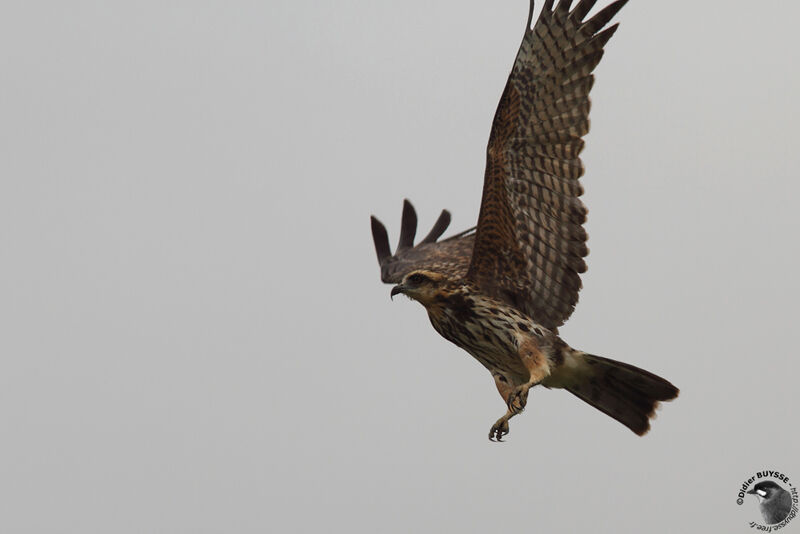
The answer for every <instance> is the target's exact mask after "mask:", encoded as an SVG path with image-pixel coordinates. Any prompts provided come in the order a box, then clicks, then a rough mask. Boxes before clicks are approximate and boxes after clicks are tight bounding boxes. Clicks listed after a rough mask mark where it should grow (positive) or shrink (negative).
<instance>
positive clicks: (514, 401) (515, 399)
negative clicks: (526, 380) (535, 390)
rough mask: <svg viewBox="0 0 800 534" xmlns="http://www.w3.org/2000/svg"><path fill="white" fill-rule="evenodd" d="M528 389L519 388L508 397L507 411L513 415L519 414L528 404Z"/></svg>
mask: <svg viewBox="0 0 800 534" xmlns="http://www.w3.org/2000/svg"><path fill="white" fill-rule="evenodd" d="M528 389H529V388H528V387H526V386H520V387H518V388H516V389H515V390H514V391H513V392H512V393H511V394H510V395H509V396H508V403H507V406H508V410H509V411H510V412H511V413H513V414H518V413H521V412H522V411H523V410H524V409H525V405H526V404H528Z"/></svg>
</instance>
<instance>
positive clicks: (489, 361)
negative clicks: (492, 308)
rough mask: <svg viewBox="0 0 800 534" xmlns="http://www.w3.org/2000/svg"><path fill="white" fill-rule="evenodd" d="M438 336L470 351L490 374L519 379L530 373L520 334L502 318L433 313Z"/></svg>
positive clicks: (432, 317) (431, 317) (515, 327)
mask: <svg viewBox="0 0 800 534" xmlns="http://www.w3.org/2000/svg"><path fill="white" fill-rule="evenodd" d="M430 319H431V324H432V325H433V327H434V329H436V331H437V332H439V334H440V335H441V336H442V337H444V338H445V339H447V340H448V341H450V342H452V343H454V344H455V345H457V346H458V347H460V348H462V349H464V350H465V351H467V352H468V353H469V354H470V355H472V356H473V357H474V358H475V359H476V360H478V361H479V362H480V363H481V364H482V365H483V366H484V367H486V368H487V369H488V370H489V371H492V372H493V373H494V372H503V373H505V374H510V375H514V376H518V377H524V376H525V375H527V374H528V371H527V369H526V368H525V366H524V365H523V363H522V361H521V359H520V357H519V347H520V340H521V335H520V334H521V332H520V331H519V329H518V327H517V326H516V325H514V324H512V323H511V322H510V321H507V320H505V319H504V318H502V317H496V316H490V317H485V316H481V315H478V314H474V315H470V316H464V315H463V314H462V315H461V316H459V317H456V316H454V314H452V313H450V312H449V311H444V312H443V313H442V314H438V315H434V314H430Z"/></svg>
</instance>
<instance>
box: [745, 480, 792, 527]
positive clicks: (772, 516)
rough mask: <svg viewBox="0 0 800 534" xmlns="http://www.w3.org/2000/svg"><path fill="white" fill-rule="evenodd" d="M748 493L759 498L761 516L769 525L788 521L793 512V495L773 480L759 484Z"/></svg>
mask: <svg viewBox="0 0 800 534" xmlns="http://www.w3.org/2000/svg"><path fill="white" fill-rule="evenodd" d="M747 493H750V494H752V495H755V496H756V497H757V498H758V506H759V508H761V515H762V516H763V517H764V522H765V523H766V524H768V525H774V524H775V523H780V522H781V521H783V520H784V519H786V517H787V516H788V515H789V512H790V511H791V510H792V494H791V493H789V492H788V491H786V490H785V489H783V488H782V487H780V485H779V484H778V483H776V482H773V481H772V480H765V481H764V482H759V483H758V484H756V485H755V486H753V489H751V490H750V491H748V492H747Z"/></svg>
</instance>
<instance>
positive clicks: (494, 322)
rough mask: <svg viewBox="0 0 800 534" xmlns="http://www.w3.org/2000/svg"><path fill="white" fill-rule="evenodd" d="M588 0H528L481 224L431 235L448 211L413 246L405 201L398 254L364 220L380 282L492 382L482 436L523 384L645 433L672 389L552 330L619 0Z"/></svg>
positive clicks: (564, 291) (578, 241)
mask: <svg viewBox="0 0 800 534" xmlns="http://www.w3.org/2000/svg"><path fill="white" fill-rule="evenodd" d="M595 2H596V0H580V1H579V2H578V3H577V5H575V7H574V8H572V9H570V6H571V4H572V0H561V1H559V3H558V5H557V6H555V8H554V7H553V0H547V1H546V2H545V3H544V7H543V9H542V12H541V14H540V15H539V18H538V20H537V21H536V23H535V24H534V25H533V26H531V22H532V18H533V0H531V3H530V11H529V13H528V22H527V25H526V27H525V34H524V36H523V38H522V44H521V45H520V48H519V52H517V57H516V60H515V61H514V66H513V67H512V70H511V74H510V76H509V78H508V82H507V83H506V86H505V90H504V91H503V94H502V97H501V98H500V104H499V106H498V108H497V112H496V113H495V117H494V121H493V123H492V131H491V134H490V135H489V144H488V147H487V151H486V174H485V177H484V183H483V198H482V201H481V207H480V214H479V216H478V224H477V226H476V227H475V228H472V229H470V230H467V231H465V232H462V233H460V234H457V235H454V236H452V237H450V238H448V239H444V240H439V237H440V236H441V235H442V234H443V233H444V231H445V230H446V228H447V226H448V225H449V224H450V214H449V213H448V212H447V211H446V210H445V211H442V214H441V215H440V216H439V219H438V220H437V221H436V223H435V224H434V226H433V228H432V229H431V231H430V233H429V234H428V235H427V236H426V237H425V238H424V239H423V240H422V241H420V242H419V243H418V244H417V245H416V246H415V245H414V236H415V234H416V228H417V216H416V213H415V211H414V208H413V206H412V205H411V203H410V202H408V201H407V200H406V201H405V203H404V206H403V216H402V220H401V227H400V242H399V245H398V247H397V250H396V251H395V253H394V254H392V253H391V251H390V248H389V239H388V235H387V233H386V228H385V227H384V226H383V224H382V223H381V222H380V221H378V219H376V218H375V217H372V235H373V239H374V241H375V251H376V252H377V255H378V261H379V263H380V267H381V279H382V280H383V282H386V283H391V284H396V285H395V286H394V287H393V288H392V290H391V295H392V296H394V295H396V294H400V293H402V294H404V295H406V296H408V297H410V298H411V299H413V300H416V301H417V302H419V303H420V304H422V305H423V306H424V307H425V308H426V310H427V311H428V316H429V318H430V321H431V323H432V324H433V327H434V328H435V329H436V331H437V332H439V334H441V335H442V336H443V337H444V338H445V339H447V340H449V341H451V342H453V343H455V344H456V345H458V346H459V347H461V348H462V349H464V350H466V351H467V352H468V353H469V354H471V355H472V356H473V357H474V358H475V359H477V360H478V361H479V362H480V363H481V364H482V365H483V366H484V367H486V369H488V370H489V372H491V374H492V376H493V377H494V381H495V385H496V386H497V390H498V391H499V392H500V395H501V396H502V397H503V400H504V401H505V403H506V406H507V411H506V413H505V415H503V416H502V417H501V418H500V419H498V420H497V422H496V423H495V424H494V425H493V426H492V427H491V430H490V431H489V438H490V439H491V440H493V441H494V440H497V441H501V440H502V438H503V436H504V435H506V434H508V429H509V425H508V421H509V419H511V418H512V417H514V416H515V415H517V414H518V413H520V412H521V411H522V410H523V409H524V408H525V404H526V402H527V398H528V391H529V390H530V388H531V387H533V386H535V385H537V384H541V385H543V386H545V387H547V388H563V389H566V390H567V391H569V392H570V393H572V394H573V395H575V396H576V397H578V398H579V399H581V400H583V401H585V402H587V403H589V404H591V405H592V406H594V407H595V408H597V409H598V410H600V411H602V412H603V413H605V414H607V415H609V416H611V417H613V418H614V419H616V420H617V421H619V422H620V423H622V424H623V425H625V426H627V427H628V428H630V429H631V430H632V431H633V432H635V433H636V434H638V435H643V434H645V433H646V432H647V431H648V430H649V429H650V418H651V417H652V416H653V415H654V411H655V408H656V405H657V404H658V402H659V401H667V400H671V399H674V398H675V397H677V396H678V389H677V388H676V387H675V386H673V385H672V384H671V383H670V382H668V381H667V380H665V379H663V378H661V377H659V376H656V375H654V374H652V373H649V372H647V371H645V370H643V369H639V368H638V367H634V366H633V365H629V364H626V363H622V362H618V361H614V360H610V359H607V358H602V357H600V356H594V355H591V354H587V353H586V352H582V351H579V350H575V349H572V348H571V347H570V346H569V345H567V344H566V343H565V342H564V341H562V340H561V338H560V337H559V336H558V327H559V326H560V325H562V324H563V323H564V322H565V321H566V320H567V318H568V317H569V316H570V315H571V314H572V310H573V308H574V307H575V303H576V302H577V301H578V291H579V290H580V287H581V280H580V276H579V273H582V272H585V271H586V264H585V263H584V260H583V258H584V257H585V256H586V255H587V254H588V249H587V248H586V238H587V237H586V232H585V230H584V229H583V226H582V225H583V223H584V221H585V220H586V208H585V207H584V205H583V203H582V202H581V200H580V199H579V197H580V195H581V194H582V193H583V189H582V187H581V184H580V182H579V181H578V179H579V178H580V177H581V175H583V164H582V163H581V160H580V157H579V154H580V152H581V150H582V149H583V144H584V141H583V139H582V138H583V136H584V135H586V133H587V132H588V131H589V91H590V89H591V87H592V84H593V83H594V76H593V75H592V72H593V70H594V68H595V67H596V66H597V64H598V63H599V62H600V58H601V57H602V56H603V47H604V46H605V44H606V43H607V42H608V40H609V39H610V38H611V36H612V35H613V34H614V32H615V31H616V29H617V24H614V25H612V26H610V27H606V25H607V23H608V22H609V21H610V20H611V18H612V17H613V16H614V15H615V14H616V13H617V12H618V11H619V10H620V9H621V8H622V6H624V5H625V3H626V2H627V0H617V1H615V2H613V3H612V4H610V5H608V6H607V7H606V8H604V9H602V10H601V11H599V12H598V13H597V14H596V15H594V16H593V17H590V18H588V19H587V14H588V12H589V10H590V9H591V8H592V7H593V6H594V4H595Z"/></svg>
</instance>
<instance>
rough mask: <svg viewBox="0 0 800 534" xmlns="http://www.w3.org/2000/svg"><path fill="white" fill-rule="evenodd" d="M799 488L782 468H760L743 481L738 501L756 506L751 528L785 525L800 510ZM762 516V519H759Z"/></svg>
mask: <svg viewBox="0 0 800 534" xmlns="http://www.w3.org/2000/svg"><path fill="white" fill-rule="evenodd" d="M798 502H800V499H798V495H797V488H796V487H794V486H793V485H792V483H791V482H789V477H788V476H787V475H786V474H784V473H781V472H780V471H771V470H766V471H758V472H757V473H755V474H753V475H752V476H750V477H748V478H747V480H745V481H744V482H742V486H741V488H739V493H738V494H737V496H736V504H738V505H739V506H742V505H744V506H745V507H750V508H752V512H753V513H752V514H750V515H752V517H753V519H754V520H753V521H750V528H754V529H756V530H761V531H764V532H772V531H774V530H778V529H781V528H783V527H785V526H786V525H787V524H788V523H789V521H791V520H792V519H794V518H795V516H796V515H797V512H798ZM756 518H758V520H755V519H756Z"/></svg>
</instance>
